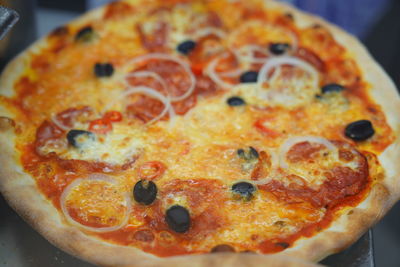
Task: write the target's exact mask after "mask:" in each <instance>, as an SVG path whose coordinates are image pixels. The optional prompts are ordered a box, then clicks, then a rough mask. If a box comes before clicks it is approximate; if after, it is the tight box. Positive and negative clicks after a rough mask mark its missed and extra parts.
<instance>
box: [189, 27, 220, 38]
mask: <svg viewBox="0 0 400 267" xmlns="http://www.w3.org/2000/svg"><path fill="white" fill-rule="evenodd" d="M192 36H193V38H194V39H196V40H198V39H201V38H203V37H206V36H210V37H217V38H219V39H223V38H225V37H226V33H225V32H224V31H223V30H221V29H219V28H216V27H204V28H200V29H198V30H196V31H195V32H194V33H193V34H192Z"/></svg>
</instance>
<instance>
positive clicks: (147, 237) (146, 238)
mask: <svg viewBox="0 0 400 267" xmlns="http://www.w3.org/2000/svg"><path fill="white" fill-rule="evenodd" d="M133 238H134V239H135V240H138V241H140V242H146V243H147V242H152V241H153V240H154V238H155V237H154V234H153V233H152V232H151V231H150V230H139V231H136V232H135V234H134V235H133Z"/></svg>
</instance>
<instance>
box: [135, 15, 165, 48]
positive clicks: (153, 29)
mask: <svg viewBox="0 0 400 267" xmlns="http://www.w3.org/2000/svg"><path fill="white" fill-rule="evenodd" d="M136 29H137V31H138V33H139V36H140V39H141V41H142V44H143V46H144V47H145V48H147V49H148V50H149V51H151V52H156V51H162V50H163V49H164V47H165V44H166V42H167V33H168V24H167V23H166V22H164V21H157V22H156V23H147V24H146V23H144V24H137V26H136Z"/></svg>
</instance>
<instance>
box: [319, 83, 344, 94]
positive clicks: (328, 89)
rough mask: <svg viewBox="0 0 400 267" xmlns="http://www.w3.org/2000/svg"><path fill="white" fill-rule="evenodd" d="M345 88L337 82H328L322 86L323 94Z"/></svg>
mask: <svg viewBox="0 0 400 267" xmlns="http://www.w3.org/2000/svg"><path fill="white" fill-rule="evenodd" d="M343 90H345V88H344V87H343V86H341V85H339V84H336V83H331V84H327V85H325V86H324V87H322V88H321V91H322V93H323V94H326V93H330V92H341V91H343Z"/></svg>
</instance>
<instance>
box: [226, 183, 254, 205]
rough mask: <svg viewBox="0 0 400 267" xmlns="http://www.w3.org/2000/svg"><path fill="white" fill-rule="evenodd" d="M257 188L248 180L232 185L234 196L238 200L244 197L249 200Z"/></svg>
mask: <svg viewBox="0 0 400 267" xmlns="http://www.w3.org/2000/svg"><path fill="white" fill-rule="evenodd" d="M255 191H256V188H255V187H254V185H253V184H251V183H248V182H239V183H236V184H234V185H233V186H232V192H233V197H234V198H235V199H237V200H239V199H242V200H246V201H249V200H251V199H252V198H253V193H254V192H255Z"/></svg>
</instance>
